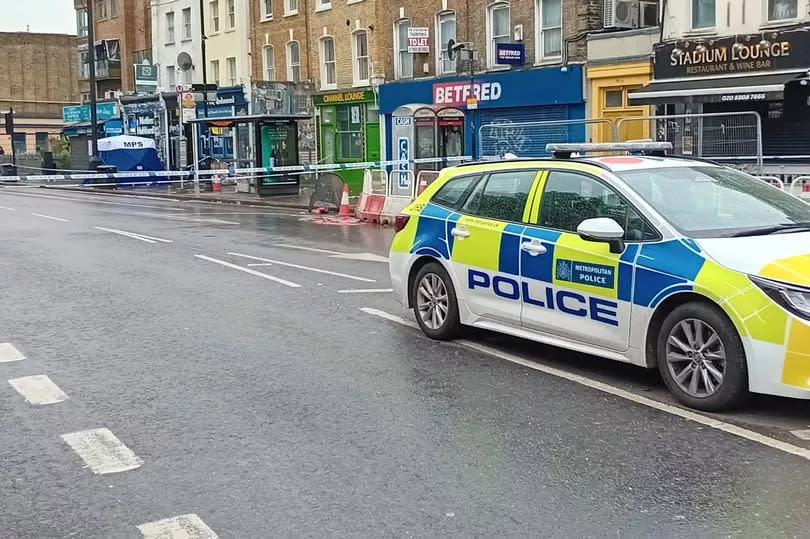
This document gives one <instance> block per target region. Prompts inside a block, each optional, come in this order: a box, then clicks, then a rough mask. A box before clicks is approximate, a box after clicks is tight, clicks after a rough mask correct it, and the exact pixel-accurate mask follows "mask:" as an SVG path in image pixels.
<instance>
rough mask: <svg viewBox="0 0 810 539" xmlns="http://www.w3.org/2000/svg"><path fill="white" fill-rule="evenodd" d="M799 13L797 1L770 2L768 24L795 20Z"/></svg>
mask: <svg viewBox="0 0 810 539" xmlns="http://www.w3.org/2000/svg"><path fill="white" fill-rule="evenodd" d="M798 13H799V6H798V1H797V0H768V22H776V21H784V20H787V19H795V18H796V17H798Z"/></svg>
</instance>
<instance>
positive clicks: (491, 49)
mask: <svg viewBox="0 0 810 539" xmlns="http://www.w3.org/2000/svg"><path fill="white" fill-rule="evenodd" d="M510 24H511V23H510V21H509V4H507V3H505V2H501V3H498V4H493V5H491V6H489V8H487V62H488V64H489V67H495V65H496V64H497V62H496V54H495V51H496V50H497V48H498V43H507V42H509V38H510V36H509V29H510Z"/></svg>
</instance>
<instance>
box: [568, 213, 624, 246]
mask: <svg viewBox="0 0 810 539" xmlns="http://www.w3.org/2000/svg"><path fill="white" fill-rule="evenodd" d="M577 234H579V237H580V238H582V239H583V240H585V241H594V242H601V243H608V244H610V252H611V253H614V254H621V253H623V252H624V229H623V228H622V227H621V225H620V224H619V223H617V222H616V221H614V220H613V219H611V218H610V217H596V218H594V219H585V220H584V221H582V222H581V223H580V224H579V226H578V227H577Z"/></svg>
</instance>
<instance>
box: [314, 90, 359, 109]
mask: <svg viewBox="0 0 810 539" xmlns="http://www.w3.org/2000/svg"><path fill="white" fill-rule="evenodd" d="M368 101H374V91H373V90H355V91H350V92H337V93H331V94H315V95H313V96H312V102H313V103H314V104H315V106H316V107H323V106H325V105H343V104H346V103H365V102H368Z"/></svg>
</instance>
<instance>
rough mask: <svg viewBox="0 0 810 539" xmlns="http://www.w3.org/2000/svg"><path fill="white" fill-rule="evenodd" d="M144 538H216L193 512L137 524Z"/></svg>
mask: <svg viewBox="0 0 810 539" xmlns="http://www.w3.org/2000/svg"><path fill="white" fill-rule="evenodd" d="M138 529H139V530H141V533H142V534H143V536H144V538H145V539H217V538H218V536H217V534H216V533H214V531H213V530H212V529H211V528H209V527H208V526H206V525H205V522H203V521H202V519H201V518H200V517H198V516H197V515H195V514H193V513H192V514H188V515H180V516H176V517H172V518H166V519H163V520H158V521H157V522H149V523H147V524H141V525H140V526H138Z"/></svg>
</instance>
